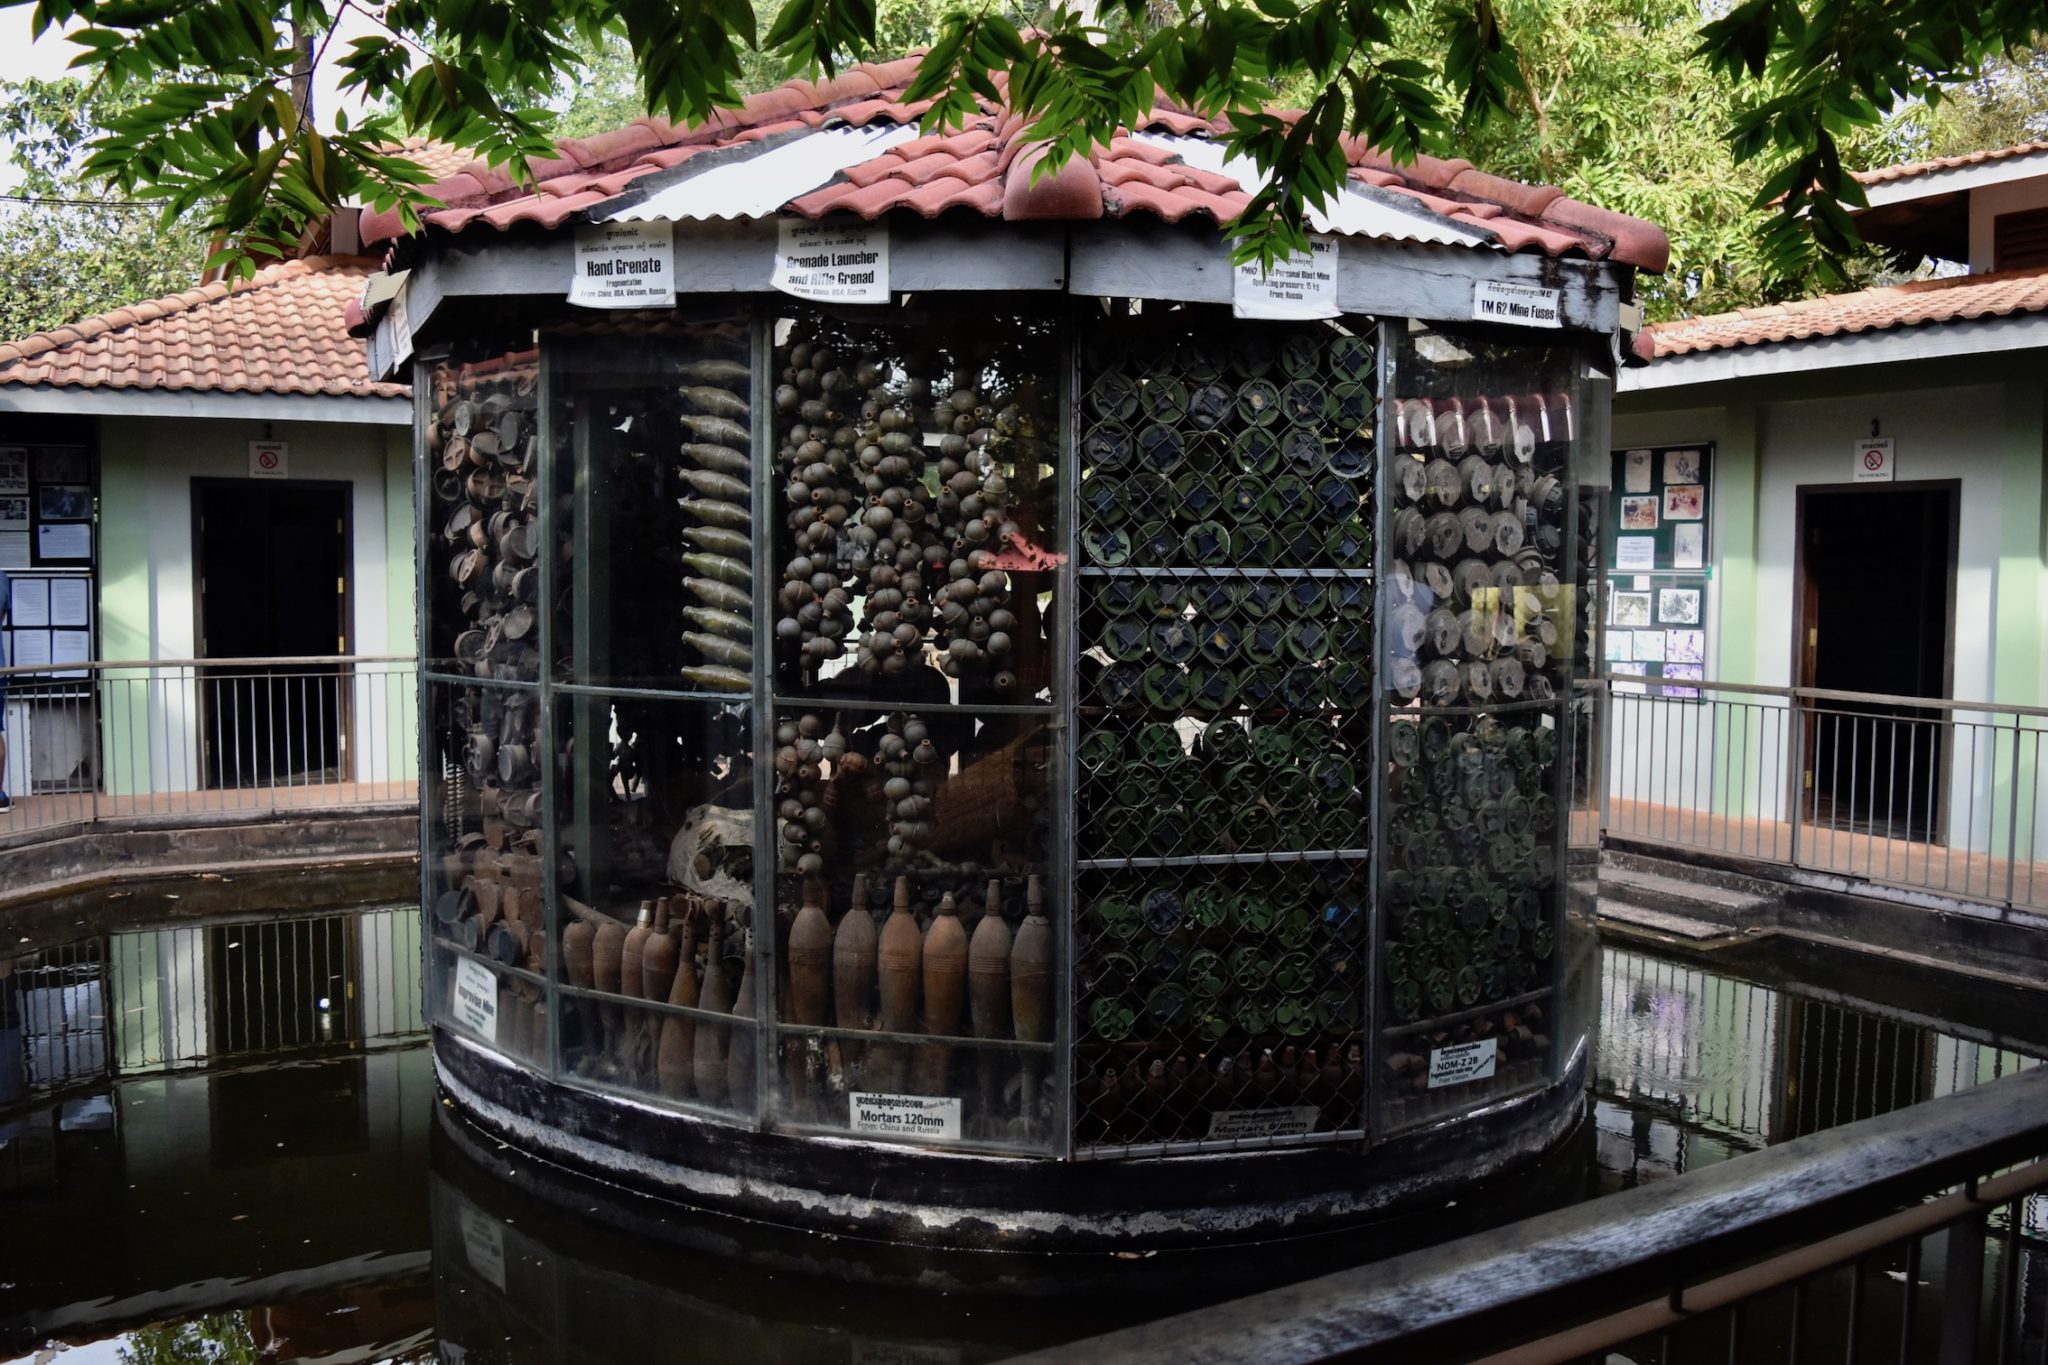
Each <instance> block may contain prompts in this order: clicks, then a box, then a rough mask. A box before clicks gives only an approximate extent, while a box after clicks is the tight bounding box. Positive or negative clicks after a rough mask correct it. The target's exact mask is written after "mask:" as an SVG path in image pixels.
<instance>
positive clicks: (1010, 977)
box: [773, 308, 1061, 1151]
mask: <svg viewBox="0 0 2048 1365" xmlns="http://www.w3.org/2000/svg"><path fill="white" fill-rule="evenodd" d="M1060 364H1061V348H1060V345H1059V339H1058V335H1057V331H1056V323H1055V319H1054V318H1053V316H1051V315H1050V314H1037V313H1023V312H1009V313H1005V314H1002V315H1000V316H997V317H994V318H991V317H990V316H989V315H988V313H987V312H986V311H969V310H966V309H952V308H947V309H940V310H916V311H906V312H904V313H902V314H899V315H897V316H896V317H894V318H892V319H891V320H890V321H888V322H886V323H876V322H872V321H866V320H863V321H858V322H855V321H848V320H846V319H844V318H842V317H838V316H835V315H831V314H827V313H824V312H820V311H812V310H802V311H798V312H795V313H793V314H792V315H791V316H789V317H787V318H785V319H783V320H782V321H780V322H778V323H777V324H776V329H775V352H774V360H773V370H774V373H775V377H776V389H775V395H774V401H775V409H776V414H775V448H776V470H775V482H776V484H777V486H778V487H779V488H780V490H781V494H782V496H781V500H780V504H779V508H778V511H779V516H778V518H777V530H776V536H777V541H776V553H775V563H776V565H777V568H778V573H777V583H776V601H775V604H774V610H775V613H776V616H777V624H776V637H777V638H776V656H775V657H776V662H775V670H774V685H775V689H776V692H777V695H778V696H780V697H783V698H810V699H813V700H814V701H815V702H816V706H815V708H810V707H806V706H804V705H803V704H802V703H800V702H792V703H789V704H786V705H785V706H784V707H783V708H782V710H781V712H780V714H779V715H778V718H777V719H778V725H777V734H776V744H777V747H776V753H775V799H776V802H777V811H776V815H777V847H778V849H779V853H778V866H779V868H780V871H781V875H780V876H779V878H778V888H779V891H778V896H779V910H780V915H781V918H780V923H781V924H782V925H783V926H784V932H783V933H782V934H781V935H780V938H781V943H780V945H779V949H778V953H779V957H778V961H779V964H780V966H779V970H778V976H779V977H782V978H784V979H785V981H784V985H783V988H782V989H783V994H782V997H781V999H780V1002H779V1004H778V1007H777V1013H778V1017H779V1019H780V1020H781V1021H782V1025H783V1027H782V1030H781V1033H782V1038H781V1045H780V1047H779V1049H778V1052H777V1066H778V1069H779V1072H780V1075H779V1078H778V1079H779V1085H778V1088H777V1091H776V1094H777V1098H778V1106H779V1117H780V1118H781V1120H782V1121H783V1122H785V1123H787V1124H790V1125H795V1126H806V1127H823V1128H828V1129H832V1130H838V1131H852V1132H856V1133H859V1134H861V1135H863V1136H868V1137H876V1138H891V1137H895V1138H902V1139H905V1140H909V1141H920V1142H932V1143H943V1144H948V1145H968V1146H978V1147H985V1148H987V1147H993V1148H1002V1149H1019V1148H1023V1149H1029V1150H1037V1151H1043V1150H1046V1149H1048V1148H1050V1147H1052V1146H1053V1145H1054V1144H1055V1133H1054V1122H1053V1120H1054V1101H1055V1100H1056V1098H1057V1097H1056V1096H1055V1095H1054V1094H1053V1093H1052V1091H1051V1088H1050V1087H1049V1086H1048V1085H1047V1084H1046V1081H1047V1080H1048V1078H1049V1077H1050V1076H1051V1075H1052V1072H1053V1031H1052V1024H1053V1020H1052V1013H1051V1000H1052V998H1053V992H1052V977H1051V971H1052V967H1053V962H1052V946H1053V945H1052V940H1053V932H1052V920H1051V918H1050V917H1049V915H1048V914H1047V913H1045V912H1046V909H1047V907H1046V906H1045V904H1044V899H1045V897H1044V895H1043V894H1042V892H1043V891H1044V889H1045V888H1048V887H1050V886H1051V885H1053V878H1052V877H1051V875H1050V874H1051V871H1052V867H1051V842H1052V840H1051V828H1052V802H1053V797H1052V788H1051V773H1052V771H1053V744H1052V733H1053V731H1052V725H1051V721H1052V714H1051V703H1052V700H1053V687H1052V675H1053V668H1052V642H1051V633H1050V627H1051V623H1052V622H1053V621H1054V620H1055V619H1056V613H1055V610H1054V604H1053V591H1054V586H1055V580H1056V575H1057V569H1058V563H1059V561H1058V555H1057V551H1058V547H1059V544H1060V528H1059V527H1058V525H1057V524H1056V521H1055V518H1054V512H1055V507H1056V503H1055V498H1054V495H1055V490H1056V487H1057V485H1056V481H1055V476H1056V461H1057V456H1058V451H1059V441H1060V425H1059V423H1060V407H1059V400H1060V390H1061V383H1060ZM1002 707H1020V708H1028V709H1026V710H1020V711H1015V712H1005V711H1002V710H1001V709H1000V708H1002ZM990 708H997V709H994V710H991V709H990ZM856 881H858V884H859V886H860V888H861V891H860V893H859V895H858V896H856V892H855V886H856ZM1034 887H1035V888H1037V889H1038V890H1039V892H1040V893H1041V894H1038V895H1036V896H1034V892H1033V888H1034ZM899 888H900V892H901V901H902V907H901V909H900V910H898V909H897V908H896V902H897V900H898V891H899ZM991 896H993V897H994V903H995V905H996V906H997V913H995V914H994V915H993V916H991V915H990V914H989V912H988V907H989V906H990V904H991ZM856 900H858V901H859V902H860V904H858V905H856V904H855V902H856ZM1034 905H1035V906H1036V912H1035V913H1034ZM877 1035H885V1036H877Z"/></svg>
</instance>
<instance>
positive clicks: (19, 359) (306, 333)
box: [0, 256, 408, 398]
mask: <svg viewBox="0 0 2048 1365" xmlns="http://www.w3.org/2000/svg"><path fill="white" fill-rule="evenodd" d="M376 268H377V263H376V262H375V261H372V260H367V259H364V258H362V257H355V256H312V257H306V258H304V259H300V260H293V261H285V262H283V263H281V264H278V265H273V266H269V267H267V268H265V269H263V270H259V271H257V272H256V276H255V278H254V279H251V280H249V281H248V282H247V283H244V284H241V285H238V286H236V287H234V288H233V289H230V288H229V287H228V286H227V285H226V284H221V283H215V284H206V285H201V286H200V287H199V288H197V289H188V290H186V291H185V292H184V293H182V294H173V295H172V296H171V297H169V298H164V299H153V300H151V301H149V302H147V303H136V304H130V305H129V306H128V307H126V308H116V309H114V310H113V311H112V312H110V313H102V314H100V315H99V316H98V317H90V318H84V319H81V320H80V321H78V322H74V323H70V324H68V325H66V326H63V327H59V328H56V329H55V330H53V331H48V332H38V333H37V334H36V335H34V336H32V337H28V338H27V339H25V340H22V341H15V342H8V343H6V344H4V345H0V384H47V385H54V386H57V387H62V388H89V389H143V390H179V391H188V392H190V391H201V392H218V393H283V394H340V395H346V396H352V397H363V398H403V397H404V396H405V395H406V393H407V392H408V390H407V388H406V386H405V385H403V384H385V383H374V382H372V381H371V379H370V369H369V363H368V359H367V357H366V356H365V354H364V351H363V345H362V343H361V342H359V341H355V340H353V339H351V338H350V337H349V335H348V332H347V328H346V325H345V323H344V313H345V310H346V309H347V307H348V305H349V304H350V303H351V302H353V301H354V300H355V299H356V298H357V296H359V295H360V294H361V293H362V292H363V282H364V281H365V280H366V279H367V278H368V277H369V276H370V274H371V272H372V271H374V270H375V269H376Z"/></svg>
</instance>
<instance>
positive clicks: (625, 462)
mask: <svg viewBox="0 0 2048 1365" xmlns="http://www.w3.org/2000/svg"><path fill="white" fill-rule="evenodd" d="M748 334H749V324H747V323H745V322H742V321H726V322H717V323H703V324H698V325H693V326H688V327H682V328H672V327H668V328H663V329H662V330H661V331H660V332H659V333H658V334H651V335H644V336H633V337H608V338H603V339H598V340H589V339H575V340H569V341H555V340H552V339H551V340H550V341H549V343H548V348H547V368H548V377H547V393H548V403H549V405H550V411H551V414H552V420H551V423H550V430H551V433H552V436H553V439H554V440H555V441H556V442H557V449H556V459H555V462H554V472H553V475H552V478H553V487H554V495H555V497H554V522H553V533H554V536H555V538H556V541H557V542H558V543H560V544H562V545H564V546H572V547H573V557H570V556H568V555H564V556H563V557H561V558H560V559H558V560H557V565H558V567H557V571H556V586H555V591H554V606H553V621H552V642H551V644H550V649H551V650H552V651H553V655H554V669H553V676H554V677H555V678H557V679H560V680H563V681H568V682H575V683H583V684H589V685H609V686H619V687H646V688H657V689H661V690H665V691H670V692H698V693H730V694H734V695H743V694H747V693H749V692H750V691H751V687H752V684H751V681H750V677H751V669H752V666H753V644H754V609H753V591H752V586H751V585H752V583H753V538H752V531H751V527H752V511H751V508H752V491H751V490H752V487H753V475H752V472H751V471H752V467H753V460H752V456H751V455H750V453H749V451H750V449H751V446H752V426H751V422H752V401H751V389H752V380H751V376H752V372H753V371H752V364H751V362H750V361H749V360H748V355H749V336H748Z"/></svg>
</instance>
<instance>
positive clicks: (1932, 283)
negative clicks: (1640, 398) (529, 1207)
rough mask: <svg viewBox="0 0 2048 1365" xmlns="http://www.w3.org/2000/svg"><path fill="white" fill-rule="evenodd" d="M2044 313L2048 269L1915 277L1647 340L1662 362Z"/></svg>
mask: <svg viewBox="0 0 2048 1365" xmlns="http://www.w3.org/2000/svg"><path fill="white" fill-rule="evenodd" d="M2041 312H2048V266H2038V267H2035V268H2033V269H2029V270H2007V271H2002V272H2000V273H1998V274H1995V275H1958V276H1954V277H1952V278H1949V279H1935V280H1911V281H1908V282H1907V283H1905V284H1894V285H1887V286H1885V287H1884V288H1881V289H1865V290H1861V291H1859V292H1857V293H1854V294H1827V295H1823V296H1822V297H1820V298H1817V299H1801V300H1800V301H1798V302H1797V303H1781V304H1775V305H1773V306H1771V307H1768V308H1743V309H1738V310H1737V311H1735V312H1733V313H1716V314H1714V315H1712V316H1711V317H1703V318H1689V319H1687V320H1685V321H1683V322H1660V323H1657V324H1656V325H1655V326H1652V327H1650V328H1649V329H1648V330H1647V333H1646V335H1647V336H1648V337H1649V338H1650V340H1651V342H1652V344H1653V345H1654V346H1655V348H1656V349H1655V354H1656V358H1657V359H1660V360H1661V359H1663V358H1664V357H1666V356H1675V355H1695V354H1698V353H1699V352H1702V351H1720V350H1727V349H1729V348H1732V347H1736V346H1760V345H1765V344H1767V343H1770V342H1776V341H1808V340H1812V339H1815V338H1819V337H1832V336H1842V335H1846V334H1848V333H1852V332H1881V331H1887V330H1890V329H1892V328H1896V327H1918V326H1923V325H1933V324H1938V323H1949V322H1970V321H1974V320H1976V319H1979V318H1993V317H2008V316H2010V315H2012V314H2015V313H2041Z"/></svg>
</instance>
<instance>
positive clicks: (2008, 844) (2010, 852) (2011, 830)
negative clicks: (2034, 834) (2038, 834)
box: [2005, 711, 2021, 913]
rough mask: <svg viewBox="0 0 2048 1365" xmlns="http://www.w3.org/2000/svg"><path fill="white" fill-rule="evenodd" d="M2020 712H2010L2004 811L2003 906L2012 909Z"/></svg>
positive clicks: (2017, 864) (2017, 845) (2016, 870)
mask: <svg viewBox="0 0 2048 1365" xmlns="http://www.w3.org/2000/svg"><path fill="white" fill-rule="evenodd" d="M2020 719H2021V717H2020V713H2019V712H2017V711H2015V712H2013V714H2012V795H2011V797H2010V798H2009V799H2008V800H2007V801H2006V806H2007V810H2006V813H2005V908H2006V911H2007V913H2010V912H2011V911H2012V897H2013V889H2014V888H2015V887H2016V886H2018V884H2019V882H2018V878H2019V867H2020Z"/></svg>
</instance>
